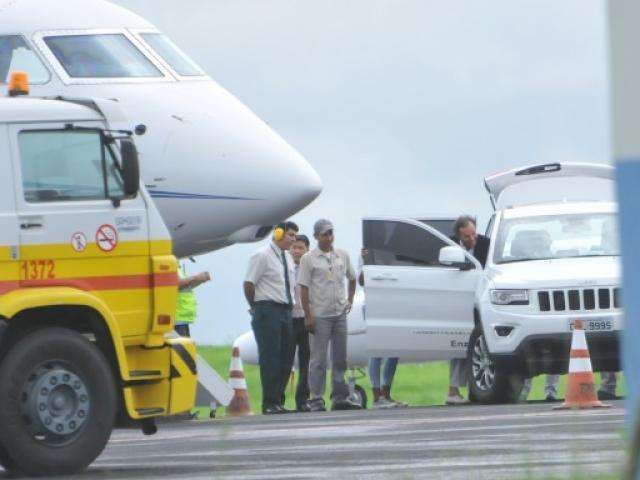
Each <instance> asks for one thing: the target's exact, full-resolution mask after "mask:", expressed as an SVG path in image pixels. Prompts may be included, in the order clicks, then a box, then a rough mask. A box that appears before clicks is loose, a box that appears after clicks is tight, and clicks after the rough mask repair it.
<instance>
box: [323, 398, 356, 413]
mask: <svg viewBox="0 0 640 480" xmlns="http://www.w3.org/2000/svg"><path fill="white" fill-rule="evenodd" d="M331 410H362V405H360V404H359V403H356V402H354V401H353V400H350V399H348V398H345V399H343V400H338V401H336V402H333V405H332V406H331Z"/></svg>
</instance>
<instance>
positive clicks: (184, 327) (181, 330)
mask: <svg viewBox="0 0 640 480" xmlns="http://www.w3.org/2000/svg"><path fill="white" fill-rule="evenodd" d="M173 329H174V330H175V331H176V333H177V334H178V335H180V336H181V337H190V336H191V332H190V331H189V324H188V323H183V324H180V325H175V326H174V327H173Z"/></svg>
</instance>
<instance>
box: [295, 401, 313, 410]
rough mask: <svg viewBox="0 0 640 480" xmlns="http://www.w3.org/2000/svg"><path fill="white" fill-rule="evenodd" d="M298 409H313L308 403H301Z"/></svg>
mask: <svg viewBox="0 0 640 480" xmlns="http://www.w3.org/2000/svg"><path fill="white" fill-rule="evenodd" d="M296 410H297V411H298V412H310V411H311V407H309V404H308V403H301V404H299V405H298V406H297V407H296Z"/></svg>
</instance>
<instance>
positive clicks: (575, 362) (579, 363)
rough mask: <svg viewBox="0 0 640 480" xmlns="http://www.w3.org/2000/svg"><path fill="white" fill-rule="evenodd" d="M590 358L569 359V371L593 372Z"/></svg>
mask: <svg viewBox="0 0 640 480" xmlns="http://www.w3.org/2000/svg"><path fill="white" fill-rule="evenodd" d="M591 371H592V370H591V359H590V358H571V359H570V360H569V373H581V372H591Z"/></svg>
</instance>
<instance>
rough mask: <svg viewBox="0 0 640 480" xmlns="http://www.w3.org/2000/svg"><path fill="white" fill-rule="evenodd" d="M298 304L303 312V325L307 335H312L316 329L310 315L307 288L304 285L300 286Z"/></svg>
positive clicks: (314, 320)
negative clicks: (300, 303)
mask: <svg viewBox="0 0 640 480" xmlns="http://www.w3.org/2000/svg"><path fill="white" fill-rule="evenodd" d="M300 302H302V309H303V310H304V325H305V327H307V331H308V332H309V333H314V330H315V327H316V319H315V317H314V316H313V313H311V304H310V302H309V288H308V287H307V286H306V285H300Z"/></svg>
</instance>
